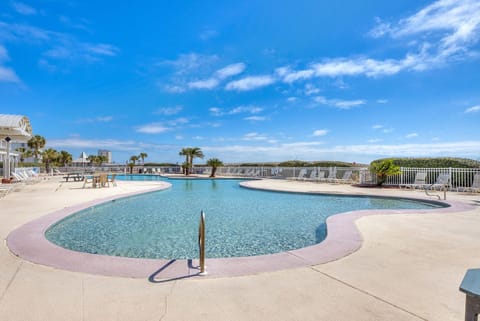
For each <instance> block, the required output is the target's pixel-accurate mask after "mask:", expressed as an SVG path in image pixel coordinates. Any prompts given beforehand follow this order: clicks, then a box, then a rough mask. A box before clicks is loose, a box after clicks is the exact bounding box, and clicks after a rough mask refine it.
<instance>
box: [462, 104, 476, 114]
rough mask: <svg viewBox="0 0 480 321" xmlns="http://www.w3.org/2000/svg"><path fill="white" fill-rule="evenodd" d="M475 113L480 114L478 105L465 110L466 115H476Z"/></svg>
mask: <svg viewBox="0 0 480 321" xmlns="http://www.w3.org/2000/svg"><path fill="white" fill-rule="evenodd" d="M477 112H480V105H477V106H473V107H470V108H467V109H465V113H467V114H468V113H477Z"/></svg>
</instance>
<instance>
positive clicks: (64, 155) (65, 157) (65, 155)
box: [58, 150, 73, 166]
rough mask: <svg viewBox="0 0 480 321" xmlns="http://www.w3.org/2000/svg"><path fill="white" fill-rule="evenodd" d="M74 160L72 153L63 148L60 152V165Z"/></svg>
mask: <svg viewBox="0 0 480 321" xmlns="http://www.w3.org/2000/svg"><path fill="white" fill-rule="evenodd" d="M72 160H73V157H72V154H70V153H69V152H67V151H64V150H62V151H60V152H59V153H58V163H59V164H60V165H62V166H66V165H68V164H70V163H71V162H72Z"/></svg>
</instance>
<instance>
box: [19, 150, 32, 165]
mask: <svg viewBox="0 0 480 321" xmlns="http://www.w3.org/2000/svg"><path fill="white" fill-rule="evenodd" d="M16 151H17V152H19V153H20V162H21V163H23V162H24V161H25V158H29V157H32V156H33V153H32V151H31V150H30V149H27V148H25V147H18V148H17V149H16Z"/></svg>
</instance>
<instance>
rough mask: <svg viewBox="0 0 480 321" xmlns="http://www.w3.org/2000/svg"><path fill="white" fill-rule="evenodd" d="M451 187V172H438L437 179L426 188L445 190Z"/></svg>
mask: <svg viewBox="0 0 480 321" xmlns="http://www.w3.org/2000/svg"><path fill="white" fill-rule="evenodd" d="M448 187H450V174H438V176H437V180H436V181H435V183H433V184H432V185H430V186H427V187H426V188H425V189H433V190H434V191H436V190H437V188H438V190H443V189H446V188H448Z"/></svg>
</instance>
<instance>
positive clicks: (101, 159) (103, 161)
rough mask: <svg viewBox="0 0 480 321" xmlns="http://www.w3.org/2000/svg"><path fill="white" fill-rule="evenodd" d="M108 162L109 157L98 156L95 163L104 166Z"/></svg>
mask: <svg viewBox="0 0 480 321" xmlns="http://www.w3.org/2000/svg"><path fill="white" fill-rule="evenodd" d="M107 160H108V158H107V156H105V155H98V156H97V157H96V158H95V163H96V164H97V165H98V166H102V164H103V163H105V162H106V161H107Z"/></svg>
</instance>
